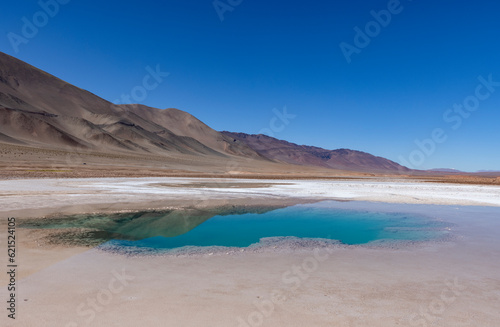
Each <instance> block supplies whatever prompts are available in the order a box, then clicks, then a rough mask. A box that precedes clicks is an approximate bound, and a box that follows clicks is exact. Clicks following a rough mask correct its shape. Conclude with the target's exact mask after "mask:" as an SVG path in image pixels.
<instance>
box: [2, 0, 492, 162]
mask: <svg viewBox="0 0 500 327" xmlns="http://www.w3.org/2000/svg"><path fill="white" fill-rule="evenodd" d="M61 1H62V0H61ZM66 1H67V0H66ZM230 1H231V3H233V4H236V6H231V7H230V8H231V9H232V11H226V12H224V13H223V18H224V20H223V21H221V20H220V18H219V15H218V13H217V11H216V10H215V8H214V5H213V1H212V0H204V1H187V0H166V1H151V0H142V1H126V0H120V1H117V0H107V1H95V0H86V1H82V0H71V1H69V3H67V4H64V5H60V8H59V12H58V13H57V14H55V15H54V17H50V18H49V19H48V21H47V23H46V24H45V22H44V21H43V19H44V16H43V14H42V15H40V14H38V15H37V12H39V11H40V10H42V9H41V7H40V5H39V4H38V2H37V1H34V0H26V1H11V2H9V5H8V7H7V6H4V8H3V9H2V10H1V11H0V32H1V33H0V34H1V37H0V50H1V51H3V52H6V53H8V54H10V55H13V56H15V57H17V58H19V59H21V60H24V61H27V62H28V63H30V64H32V65H34V66H37V67H39V68H41V69H43V70H45V71H48V72H49V73H51V74H53V75H56V76H58V77H60V78H62V79H64V80H66V81H68V82H70V83H72V84H75V85H77V86H79V87H81V88H84V89H87V90H89V91H91V92H93V93H95V94H97V95H99V96H101V97H103V98H105V99H107V100H110V101H114V100H116V99H119V98H120V97H121V95H122V94H130V92H131V90H132V88H134V87H135V86H138V85H139V86H140V85H141V84H142V80H143V78H144V76H146V75H147V74H148V72H147V70H146V67H147V66H150V67H153V68H155V67H156V66H157V65H159V67H160V70H161V71H164V72H169V73H170V75H169V76H168V77H165V78H164V80H163V81H162V83H160V84H159V85H158V86H157V87H156V88H155V89H153V90H150V91H148V93H147V97H146V98H145V99H141V101H139V102H140V103H143V104H146V105H149V106H153V107H158V108H168V107H175V108H179V109H182V110H185V111H188V112H190V113H192V114H193V115H195V116H196V117H198V118H199V119H201V120H202V121H204V122H205V123H207V124H208V125H210V126H211V127H213V128H215V129H217V130H230V131H241V132H247V133H258V132H259V131H262V130H263V129H264V128H269V127H270V122H271V121H272V119H273V117H274V116H275V113H274V112H273V108H276V109H278V110H279V111H282V109H283V107H284V106H286V107H287V111H288V113H290V114H295V115H297V117H296V118H294V119H291V120H290V122H289V124H288V125H287V126H286V127H285V128H284V129H282V130H281V129H280V128H278V130H276V133H274V136H276V137H278V138H281V139H286V140H288V141H291V142H295V143H299V144H308V145H316V146H321V147H324V148H328V149H335V148H341V147H344V148H351V149H356V150H361V151H367V152H370V153H372V154H375V155H379V156H383V157H387V158H389V159H392V160H395V161H398V162H402V159H403V160H407V162H410V163H411V162H414V163H418V165H413V167H415V168H421V169H428V168H441V167H448V168H457V169H462V170H468V171H475V170H479V169H490V170H500V151H498V148H499V144H500V128H499V126H500V86H495V87H494V88H493V90H494V89H495V88H496V89H497V90H496V92H494V93H491V94H490V96H489V97H488V99H486V100H480V101H479V107H478V108H477V110H475V111H473V112H466V114H468V118H467V119H465V118H462V123H461V125H460V126H459V127H458V128H456V129H453V127H457V126H454V125H455V123H456V121H453V122H451V120H452V119H453V117H455V116H457V115H459V114H458V113H449V114H448V119H449V120H450V121H448V122H447V121H445V120H444V118H443V114H445V113H446V112H447V110H449V109H453V105H454V104H455V103H457V104H460V103H462V102H463V101H464V99H466V98H467V97H469V98H468V99H469V100H470V101H472V102H470V101H469V103H472V104H474V99H471V97H470V96H474V94H475V90H476V87H477V86H478V85H479V83H480V82H479V81H478V79H477V78H478V76H483V77H484V78H485V79H487V78H488V75H489V74H492V79H493V80H494V81H500V42H499V40H500V19H499V13H500V3H499V2H498V1H494V0H491V1H485V0H477V1H461V2H457V1H451V0H449V1H448V0H442V1H430V0H413V1H409V0H401V2H400V5H399V7H395V5H394V3H392V4H389V3H388V1H379V0H376V1H374V0H371V1H367V0H366V1H361V0H351V1H347V0H346V1H322V2H319V1H317V2H307V1H292V2H291V1H268V0H266V1H263V0H243V1H241V3H240V4H238V2H239V1H238V0H230ZM62 2H63V1H62ZM221 2H222V3H225V4H227V3H228V0H221ZM388 7H390V8H391V10H392V11H393V13H392V14H391V21H390V22H389V24H386V25H387V26H385V27H381V28H380V31H377V30H375V29H374V30H371V34H372V35H373V37H371V38H370V40H371V41H370V43H369V44H368V45H367V46H366V47H364V48H359V49H360V50H359V51H358V53H353V54H352V55H351V56H350V59H351V62H350V63H348V62H347V60H346V58H345V56H344V54H343V52H342V50H341V47H340V44H341V43H342V42H346V43H348V44H350V45H353V46H354V45H355V43H354V36H355V33H356V32H355V31H354V27H356V26H358V27H359V28H360V29H361V30H364V29H365V27H366V25H367V23H369V22H370V21H373V20H374V17H373V16H372V15H371V14H370V11H372V10H375V11H376V12H379V11H380V10H387V8H388ZM34 15H35V18H36V19H38V24H39V25H41V27H40V28H39V30H38V32H37V33H36V35H34V36H32V35H29V34H28V36H29V38H26V40H27V41H28V42H27V43H22V44H19V46H18V50H19V51H18V52H16V51H15V49H14V47H13V46H12V43H11V42H10V41H9V37H8V35H9V34H8V33H15V34H17V35H19V36H23V31H22V28H23V25H24V24H25V23H24V22H23V20H22V19H23V17H26V18H27V20H28V21H30V22H32V21H33V16H34ZM369 26H371V27H372V28H376V25H374V24H369ZM358 45H359V43H358ZM360 46H361V45H360ZM481 92H482V93H480V94H481V95H482V96H483V97H484V96H485V93H487V88H485V87H484V88H483V89H481ZM134 102H135V101H134ZM469 108H470V105H469ZM455 119H457V118H456V117H455ZM275 122H277V123H276V124H275V125H276V127H281V123H280V121H279V120H278V121H275ZM436 128H441V129H442V130H443V131H444V133H446V135H447V139H446V141H444V142H442V143H436V146H435V150H434V151H432V150H433V149H432V146H431V145H430V144H428V143H427V146H428V150H429V152H427V153H424V151H422V150H420V149H419V147H418V146H417V145H416V144H415V140H416V139H419V140H424V139H427V138H430V137H432V132H433V130H435V129H436ZM433 142H434V141H433ZM415 151H417V152H418V151H420V154H416V153H415ZM412 153H413V155H414V156H413V159H412V160H413V161H410V159H411V157H410V155H411V154H412ZM422 154H423V156H422Z"/></svg>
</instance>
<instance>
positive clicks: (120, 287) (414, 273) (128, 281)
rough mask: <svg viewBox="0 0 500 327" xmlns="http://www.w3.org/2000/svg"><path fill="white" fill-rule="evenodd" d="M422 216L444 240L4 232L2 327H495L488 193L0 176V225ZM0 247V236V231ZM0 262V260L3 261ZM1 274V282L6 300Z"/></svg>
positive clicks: (350, 182)
mask: <svg viewBox="0 0 500 327" xmlns="http://www.w3.org/2000/svg"><path fill="white" fill-rule="evenodd" d="M321 200H334V201H336V203H337V204H336V205H337V206H338V207H339V208H343V209H356V210H372V211H387V212H408V213H418V214H425V215H428V216H430V217H433V218H435V219H440V220H444V221H447V222H449V223H451V224H453V227H452V228H451V231H450V237H449V238H448V239H445V240H440V241H435V242H434V241H431V242H417V243H401V244H396V245H395V244H371V245H370V244H367V245H344V244H338V245H333V246H301V245H297V246H296V245H294V244H293V243H292V244H288V245H285V246H278V247H263V248H258V249H254V250H252V249H250V248H248V249H230V250H228V251H214V252H203V253H198V254H196V253H195V254H185V255H182V254H177V255H125V254H121V253H114V252H109V251H105V250H102V249H99V248H93V247H86V246H75V245H67V244H66V245H65V244H54V243H51V242H48V241H47V240H48V238H47V233H48V232H47V231H46V230H36V229H25V228H18V229H17V237H18V255H17V258H18V262H19V269H18V276H17V278H18V281H17V283H18V292H17V294H18V295H17V296H18V299H17V300H18V312H17V319H16V320H15V321H12V320H11V319H6V315H5V314H3V315H2V317H1V319H2V323H1V324H2V326H49V325H50V326H66V327H69V326H137V325H144V326H235V327H242V326H341V327H344V326H345V327H355V326H450V327H451V326H491V327H493V326H498V321H500V310H499V309H498V308H499V306H498V304H499V303H500V278H499V272H500V263H499V261H498V257H499V255H500V241H499V239H498V236H497V235H498V233H499V232H500V221H499V220H498V217H499V215H500V209H499V207H500V187H499V186H495V185H470V184H456V183H441V182H440V183H436V182H429V181H425V180H422V179H414V180H410V179H396V178H380V177H378V178H373V177H371V178H349V179H347V178H346V179H338V180H325V179H323V180H297V179H289V180H286V179H283V180H268V179H242V178H237V179H231V178H229V179H228V178H226V179H218V178H187V177H141V178H130V177H114V178H81V179H78V178H57V179H56V178H45V179H42V178H39V179H32V178H25V179H6V180H2V181H0V204H1V205H0V208H1V211H0V213H1V215H2V222H3V226H1V228H3V229H6V228H7V226H6V219H3V218H5V217H16V219H17V220H18V221H22V219H24V218H39V219H43V217H50V216H52V215H56V214H73V213H90V212H110V213H111V212H119V211H127V210H128V211H134V210H144V209H161V208H178V209H182V208H198V209H200V210H203V209H209V208H211V207H212V208H213V207H224V206H276V207H280V206H288V205H293V204H300V203H312V202H318V201H321ZM0 235H1V237H2V239H1V243H2V244H3V243H4V242H5V241H6V240H5V238H6V234H5V233H1V234H0ZM6 258H7V257H6V256H5V255H4V256H2V264H3V266H5V265H6V262H5V260H6ZM7 284H8V276H7V275H6V274H2V276H1V286H2V288H1V292H0V296H1V297H2V299H3V298H6V296H7V294H6V287H5V286H6V285H7Z"/></svg>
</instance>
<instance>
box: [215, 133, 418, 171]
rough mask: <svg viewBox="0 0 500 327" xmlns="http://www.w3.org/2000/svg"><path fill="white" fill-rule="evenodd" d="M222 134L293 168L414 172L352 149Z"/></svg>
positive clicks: (239, 134)
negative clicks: (335, 148) (309, 167)
mask: <svg viewBox="0 0 500 327" xmlns="http://www.w3.org/2000/svg"><path fill="white" fill-rule="evenodd" d="M222 134H224V135H226V136H228V137H231V138H232V139H233V140H236V141H240V142H242V143H245V144H247V145H248V146H249V147H250V148H252V149H253V150H255V151H256V152H258V153H260V154H261V155H262V156H265V157H267V158H269V159H272V160H276V161H281V162H286V163H289V164H295V165H304V166H318V167H325V168H333V169H341V170H354V171H362V172H390V171H392V172H394V171H399V172H408V171H410V170H409V169H408V168H406V167H403V166H401V165H399V164H397V163H395V162H393V161H390V160H388V159H385V158H382V157H376V156H374V155H371V154H369V153H366V152H361V151H354V150H348V149H338V150H325V149H323V148H318V147H314V146H307V145H297V144H294V143H290V142H287V141H283V140H278V139H276V138H273V137H270V136H267V135H262V134H259V135H255V134H245V133H232V132H227V131H224V132H222Z"/></svg>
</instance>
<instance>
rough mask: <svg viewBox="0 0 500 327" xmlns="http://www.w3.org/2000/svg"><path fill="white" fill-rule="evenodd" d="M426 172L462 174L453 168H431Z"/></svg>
mask: <svg viewBox="0 0 500 327" xmlns="http://www.w3.org/2000/svg"><path fill="white" fill-rule="evenodd" d="M427 171H429V172H435V173H464V172H463V171H461V170H458V169H453V168H433V169H428V170H427Z"/></svg>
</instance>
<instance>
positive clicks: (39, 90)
mask: <svg viewBox="0 0 500 327" xmlns="http://www.w3.org/2000/svg"><path fill="white" fill-rule="evenodd" d="M0 142H6V143H14V144H24V145H31V146H37V147H49V148H58V149H60V148H64V149H72V148H79V149H89V150H92V149H94V150H99V151H103V150H104V151H111V152H120V153H122V152H123V153H129V152H133V153H152V154H161V153H166V152H174V153H183V154H202V155H211V156H226V155H244V156H249V157H256V158H258V157H259V155H258V154H257V153H255V152H254V151H253V150H251V149H250V148H248V147H247V146H246V145H244V144H240V143H235V142H233V141H232V140H230V139H229V138H228V137H227V136H224V135H223V134H221V133H219V132H217V131H215V130H213V129H212V128H210V127H208V126H207V125H205V124H204V123H202V122H201V121H199V120H198V119H196V118H195V117H193V116H192V115H190V114H188V113H186V112H183V111H181V110H177V109H166V110H160V109H155V108H150V107H146V106H141V105H114V104H112V103H110V102H108V101H106V100H104V99H101V98H99V97H98V96H96V95H94V94H92V93H90V92H88V91H85V90H82V89H79V88H77V87H75V86H73V85H71V84H68V83H66V82H64V81H62V80H60V79H58V78H56V77H54V76H52V75H50V74H47V73H45V72H43V71H41V70H39V69H37V68H35V67H33V66H31V65H28V64H26V63H24V62H22V61H20V60H18V59H15V58H13V57H10V56H8V55H6V54H3V53H0Z"/></svg>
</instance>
